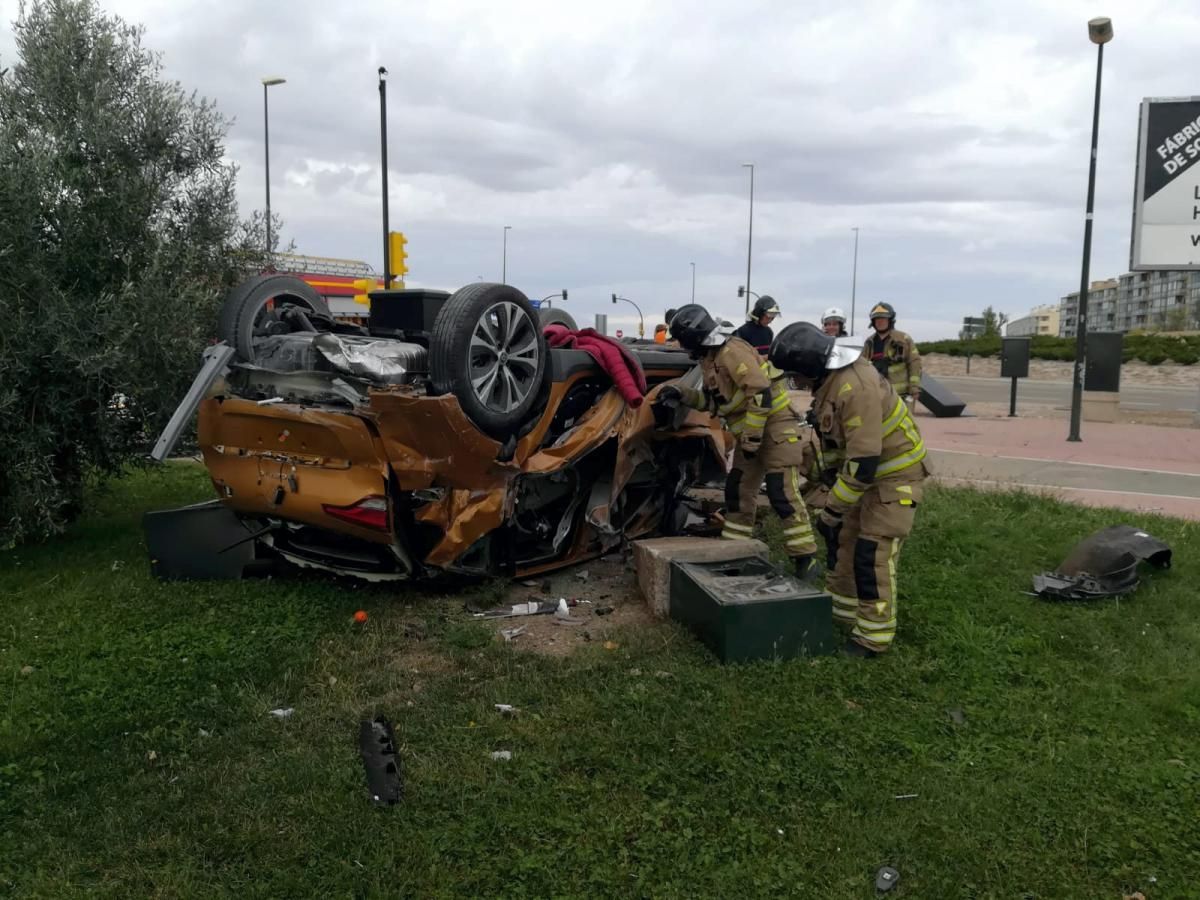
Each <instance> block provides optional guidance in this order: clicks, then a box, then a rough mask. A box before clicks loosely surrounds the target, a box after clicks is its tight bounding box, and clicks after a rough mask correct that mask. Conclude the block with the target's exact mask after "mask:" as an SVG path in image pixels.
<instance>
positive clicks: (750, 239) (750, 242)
mask: <svg viewBox="0 0 1200 900" xmlns="http://www.w3.org/2000/svg"><path fill="white" fill-rule="evenodd" d="M742 168H743V169H749V170H750V230H749V232H748V234H747V236H746V295H747V296H746V314H747V315H749V314H750V296H749V294H750V258H751V252H752V251H753V249H754V163H742Z"/></svg>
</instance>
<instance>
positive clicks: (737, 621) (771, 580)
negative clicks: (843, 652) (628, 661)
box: [670, 556, 836, 663]
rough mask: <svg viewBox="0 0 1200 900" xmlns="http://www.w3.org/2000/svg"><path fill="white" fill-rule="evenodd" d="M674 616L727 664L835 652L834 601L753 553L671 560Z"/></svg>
mask: <svg viewBox="0 0 1200 900" xmlns="http://www.w3.org/2000/svg"><path fill="white" fill-rule="evenodd" d="M670 612H671V618H672V619H674V620H675V621H677V622H680V623H682V624H683V625H686V626H687V627H688V629H689V630H691V631H692V633H693V634H695V635H696V637H698V638H699V639H700V640H701V641H703V642H704V643H705V644H706V645H707V646H708V647H709V648H710V649H711V650H712V651H713V653H715V654H716V655H717V658H718V659H720V660H721V662H723V663H728V662H748V661H750V660H756V659H793V658H795V657H797V656H802V655H807V656H816V655H818V654H823V653H833V652H834V650H835V648H836V643H835V641H834V637H833V599H832V598H831V597H830V596H829V595H828V594H826V593H824V592H822V591H819V590H814V589H812V588H809V587H806V586H805V585H803V584H801V583H800V582H799V581H797V580H796V579H795V578H792V577H791V576H789V575H784V574H782V573H781V572H780V571H779V570H778V569H776V568H775V567H774V566H772V565H771V564H770V563H769V562H767V561H766V560H764V559H760V558H759V557H756V556H752V557H746V558H744V559H735V560H728V561H725V562H712V563H688V562H675V563H672V564H671V605H670Z"/></svg>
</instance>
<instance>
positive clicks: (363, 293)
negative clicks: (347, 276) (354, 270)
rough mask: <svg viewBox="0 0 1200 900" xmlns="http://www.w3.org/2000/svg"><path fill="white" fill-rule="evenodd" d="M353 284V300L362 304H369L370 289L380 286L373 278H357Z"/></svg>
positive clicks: (373, 289)
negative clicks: (354, 292)
mask: <svg viewBox="0 0 1200 900" xmlns="http://www.w3.org/2000/svg"><path fill="white" fill-rule="evenodd" d="M353 284H354V290H355V291H357V293H356V294H355V295H354V302H355V303H361V304H362V305H363V306H369V305H370V303H371V298H370V297H369V296H368V295H369V294H370V293H371V291H377V290H379V289H380V288H381V287H382V285H381V284H380V283H379V282H378V281H377V280H375V279H374V278H357V279H355V281H354V283H353Z"/></svg>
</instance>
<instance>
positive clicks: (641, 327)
mask: <svg viewBox="0 0 1200 900" xmlns="http://www.w3.org/2000/svg"><path fill="white" fill-rule="evenodd" d="M618 300H624V301H625V302H626V303H628V304H629V305H630V306H632V307H633V308H634V309H636V310H637V314H638V337H640V338H643V337H645V336H646V320H645V319H644V318H642V308H641V307H640V306H638V305H637V304H636V303H634V302H633V301H632V300H630V299H629V298H628V297H618V296H617V295H616V294H613V295H612V301H613V303H616V302H617V301H618Z"/></svg>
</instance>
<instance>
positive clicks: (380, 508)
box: [321, 497, 388, 531]
mask: <svg viewBox="0 0 1200 900" xmlns="http://www.w3.org/2000/svg"><path fill="white" fill-rule="evenodd" d="M321 509H323V510H325V512H326V513H327V514H329V515H331V516H333V517H334V518H335V519H341V520H342V521H343V522H349V523H350V524H352V525H361V526H362V527H363V528H374V529H376V530H378V531H387V527H388V517H387V514H388V505H387V498H386V497H364V498H363V499H362V500H359V501H358V502H357V503H355V504H353V505H352V506H330V505H329V504H328V503H322V504H321Z"/></svg>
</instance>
